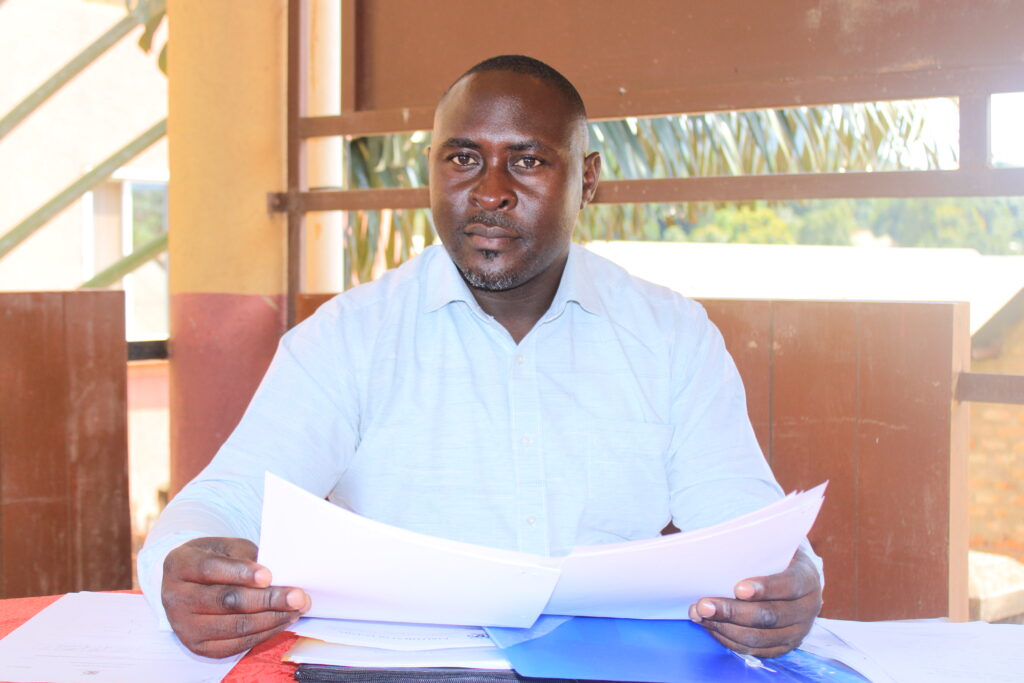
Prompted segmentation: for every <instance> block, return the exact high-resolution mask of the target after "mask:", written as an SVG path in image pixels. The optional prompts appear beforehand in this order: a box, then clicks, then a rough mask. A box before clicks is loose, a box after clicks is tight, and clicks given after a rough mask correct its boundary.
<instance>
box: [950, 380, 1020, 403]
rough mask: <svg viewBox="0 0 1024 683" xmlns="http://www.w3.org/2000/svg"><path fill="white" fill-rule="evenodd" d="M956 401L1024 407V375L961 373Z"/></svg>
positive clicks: (957, 385)
mask: <svg viewBox="0 0 1024 683" xmlns="http://www.w3.org/2000/svg"><path fill="white" fill-rule="evenodd" d="M956 399H957V400H958V401H975V402H978V403H1016V404H1019V405H1024V375H996V374H991V373H986V372H961V373H960V378H959V380H958V381H957V384H956Z"/></svg>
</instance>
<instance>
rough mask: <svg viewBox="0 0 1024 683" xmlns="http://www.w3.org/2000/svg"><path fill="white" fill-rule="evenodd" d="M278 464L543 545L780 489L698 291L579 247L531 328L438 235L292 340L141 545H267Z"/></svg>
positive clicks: (328, 493)
mask: <svg viewBox="0 0 1024 683" xmlns="http://www.w3.org/2000/svg"><path fill="white" fill-rule="evenodd" d="M265 470H269V471H271V472H274V473H275V474H277V475H279V476H281V477H283V478H285V479H288V480H289V481H292V482H294V483H295V484H297V485H299V486H301V487H303V488H305V489H307V490H309V491H311V492H313V493H315V494H316V495H318V496H324V497H327V498H328V499H329V500H331V501H332V502H333V503H335V504H337V505H341V506H344V507H346V508H348V509H350V510H353V511H355V512H357V513H359V514H361V515H364V516H367V517H370V518H372V519H376V520H379V521H382V522H386V523H388V524H393V525H396V526H400V527H404V528H406V529H412V530H415V531H418V532H422V533H426V534H431V535H436V536H443V537H446V538H452V539H457V540H460V541H466V542H470V543H478V544H482V545H488V546H495V547H501V548H510V549H515V550H520V551H525V552H531V553H538V554H544V555H549V554H550V555H560V554H565V553H567V552H568V551H569V550H570V549H571V548H572V547H573V546H576V545H590V544H598V543H609V542H617V541H623V540H635V539H642V538H650V537H654V536H657V535H658V534H659V532H660V531H661V530H662V528H663V527H665V525H666V524H667V523H668V522H669V521H672V522H674V523H675V525H676V526H677V527H679V528H680V529H684V530H688V529H695V528H700V527H704V526H708V525H711V524H715V523H718V522H721V521H724V520H726V519H730V518H732V517H735V516H737V515H740V514H743V513H745V512H748V511H750V510H753V509H756V508H758V507H761V506H763V505H764V504H766V503H768V502H770V501H772V500H775V499H777V498H778V497H780V496H781V495H782V492H781V490H780V489H779V486H778V485H777V484H776V483H775V479H774V478H773V476H772V474H771V471H770V470H769V468H768V466H767V464H766V463H765V461H764V458H763V456H762V455H761V452H760V449H759V447H758V445H757V442H756V440H755V438H754V434H753V431H752V429H751V426H750V421H749V419H748V417H747V412H746V401H745V396H744V391H743V386H742V383H741V381H740V378H739V375H738V373H737V371H736V368H735V365H734V364H733V362H732V359H731V358H730V356H729V354H728V353H727V352H726V350H725V346H724V344H723V342H722V337H721V335H720V334H719V332H718V330H717V329H716V328H715V326H714V325H713V324H711V322H710V321H709V320H708V318H707V315H706V314H705V312H704V309H703V308H702V307H701V306H700V305H699V304H697V303H695V302H693V301H691V300H689V299H686V298H684V297H682V296H680V295H679V294H676V293H675V292H672V291H670V290H668V289H665V288H663V287H659V286H656V285H653V284H650V283H648V282H645V281H643V280H640V279H637V278H634V277H632V276H630V275H629V274H628V273H626V272H625V271H624V270H622V269H621V268H619V267H618V266H616V265H614V264H612V263H611V262H609V261H607V260H605V259H603V258H602V257H599V256H597V255H595V254H593V253H591V252H589V251H587V250H586V249H583V248H582V247H578V246H575V245H574V246H573V247H572V249H571V252H570V255H569V260H568V263H567V264H566V268H565V271H564V274H563V276H562V281H561V283H560V285H559V289H558V292H557V294H556V295H555V299H554V301H553V302H552V304H551V307H550V309H549V310H548V311H547V313H545V314H544V316H543V317H542V318H541V319H540V320H539V321H538V322H537V324H536V325H535V326H534V328H533V329H532V330H531V331H530V332H529V334H527V335H526V336H525V337H524V338H523V340H522V341H521V342H520V343H519V344H516V343H515V342H514V341H513V339H512V337H511V336H510V335H509V333H508V331H506V330H505V328H503V327H502V326H501V325H500V324H499V323H498V322H497V321H496V320H494V318H492V317H491V316H489V315H488V314H487V313H485V312H484V311H483V309H481V308H480V306H479V305H478V304H477V302H476V300H475V299H474V298H473V295H472V293H471V292H470V290H469V288H468V287H467V286H466V284H465V283H464V281H463V280H462V277H461V276H460V275H459V273H458V271H457V269H456V268H455V266H454V264H453V263H452V261H451V259H450V258H449V257H448V255H447V253H446V252H445V251H444V249H443V248H442V247H439V246H438V247H431V248H428V249H427V250H426V251H425V252H424V253H423V254H422V255H421V256H419V257H418V258H415V259H413V260H411V261H409V262H408V263H406V264H405V265H403V266H401V267H399V268H397V269H395V270H392V271H390V272H388V273H387V274H385V275H384V276H383V277H381V278H380V279H379V280H378V281H376V282H373V283H370V284H367V285H364V286H361V287H357V288H355V289H353V290H351V291H349V292H346V293H345V294H342V295H340V296H338V297H335V298H334V299H332V300H331V301H330V302H328V303H326V304H324V305H323V306H322V307H321V308H320V309H319V310H318V311H317V313H316V314H315V315H313V316H312V317H311V318H310V319H309V320H308V321H306V322H304V323H303V324H301V325H299V326H298V327H296V328H295V329H293V330H292V331H290V332H289V333H287V334H286V335H285V336H284V337H283V338H282V339H281V343H280V346H279V348H278V351H277V354H276V355H275V357H274V360H273V362H272V363H271V366H270V368H269V370H268V371H267V374H266V376H265V377H264V379H263V382H262V384H261V385H260V388H259V389H258V391H257V392H256V394H255V396H254V397H253V399H252V402H251V403H250V405H249V408H248V410H247V411H246V413H245V416H244V417H243V419H242V421H241V423H240V424H239V425H238V427H237V428H236V429H235V431H234V433H233V434H232V435H231V437H230V438H229V439H228V440H227V442H226V443H225V444H224V446H223V447H222V448H221V449H220V451H219V452H218V453H217V456H216V457H215V458H214V460H213V462H211V463H210V465H209V466H208V467H207V468H206V469H205V470H204V471H203V472H202V473H201V474H200V475H199V476H198V477H197V478H196V479H195V480H194V481H193V482H192V483H190V484H189V485H188V486H187V487H186V488H185V489H184V490H182V491H181V492H180V493H179V494H178V495H177V496H176V497H175V498H174V500H172V501H171V503H170V504H169V505H168V507H167V509H166V510H165V511H164V513H163V515H162V516H161V518H160V520H159V521H158V522H157V524H156V526H155V527H154V528H153V530H152V532H151V533H150V535H149V538H148V539H147V541H146V546H145V549H144V550H143V551H142V552H141V553H140V555H139V578H140V582H141V583H142V587H143V590H144V591H145V592H146V594H147V595H148V596H150V599H151V601H152V602H154V604H155V606H157V607H158V611H160V612H161V613H162V609H159V602H160V600H159V587H160V580H161V567H162V564H163V558H164V556H165V555H166V554H167V552H169V551H170V550H171V549H173V548H174V547H177V546H178V545H179V544H181V543H183V542H185V541H186V540H190V539H192V538H197V537H201V536H237V537H242V538H248V539H250V540H252V541H254V542H258V538H259V519H260V508H261V504H262V494H263V491H262V487H263V473H264V471H265Z"/></svg>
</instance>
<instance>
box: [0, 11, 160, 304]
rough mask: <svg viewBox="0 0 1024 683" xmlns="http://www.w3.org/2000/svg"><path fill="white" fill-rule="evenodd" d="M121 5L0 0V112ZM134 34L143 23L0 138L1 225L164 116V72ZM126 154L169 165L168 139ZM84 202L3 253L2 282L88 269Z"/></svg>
mask: <svg viewBox="0 0 1024 683" xmlns="http://www.w3.org/2000/svg"><path fill="white" fill-rule="evenodd" d="M124 15H125V9H124V3H120V4H105V3H96V2H83V0H7V2H4V3H3V6H2V7H0V65H2V73H3V76H2V79H0V82H2V86H0V113H7V112H8V111H9V110H11V109H12V108H13V107H14V106H15V105H16V104H17V103H18V102H20V101H21V100H22V99H23V98H24V97H25V96H27V95H28V94H30V93H31V92H32V91H34V90H35V89H36V88H37V87H38V86H39V85H41V84H42V83H43V82H44V81H45V80H46V79H47V78H49V77H50V76H51V75H52V74H53V73H54V72H56V71H57V70H58V69H60V68H61V67H63V66H64V64H66V63H67V62H68V61H69V60H70V59H72V58H73V57H74V56H75V55H77V54H78V53H79V52H80V51H81V50H82V49H83V48H85V47H86V46H87V45H89V44H90V43H92V42H93V41H94V40H96V39H97V38H98V37H99V36H100V35H102V34H103V33H105V32H106V31H107V30H108V29H109V28H110V27H112V26H113V25H114V24H115V23H117V22H118V21H119V20H120V19H121V18H122V17H124ZM141 34H142V28H141V27H139V28H137V29H135V30H134V31H132V32H131V33H130V34H129V35H128V36H126V37H125V38H123V39H122V40H121V41H120V42H119V43H118V44H117V45H115V46H114V47H113V48H111V49H110V50H109V51H108V52H107V53H106V54H104V55H103V56H102V57H100V58H99V59H98V60H97V61H96V62H94V63H93V64H92V65H91V66H90V67H88V68H87V69H86V70H85V71H84V72H82V73H81V74H79V75H78V76H77V77H75V78H74V79H73V80H72V81H71V82H70V83H68V84H67V85H66V86H65V87H64V88H63V89H61V90H60V91H59V92H58V93H57V94H55V95H54V96H53V97H51V98H50V99H49V100H48V101H46V102H45V103H44V104H43V105H42V106H41V107H40V108H39V109H37V110H36V111H35V112H34V113H33V114H32V115H31V116H30V117H29V118H28V119H26V120H25V121H23V122H22V123H21V124H20V125H19V126H18V127H17V128H15V129H14V130H13V131H11V132H10V133H9V134H8V135H7V136H6V137H4V139H3V141H2V142H0V177H2V179H3V181H2V182H0V233H3V232H6V231H7V230H9V229H11V228H12V227H13V226H14V225H15V224H16V223H18V222H19V221H20V220H21V219H23V218H25V217H26V216H27V215H29V214H30V213H31V212H32V211H34V210H35V209H37V208H39V206H41V205H42V204H43V203H44V202H46V201H47V200H48V199H50V198H51V197H52V196H53V195H55V194H56V193H57V192H59V191H60V190H62V189H64V187H66V186H67V185H69V184H70V183H72V182H73V181H75V180H76V179H78V178H79V177H80V176H81V175H82V174H83V173H85V172H86V171H87V170H88V169H89V168H91V167H92V166H95V165H96V164H98V163H99V162H101V161H103V159H105V158H106V157H108V156H109V155H110V154H112V153H113V152H115V151H116V150H118V149H120V148H121V147H123V146H124V145H125V144H126V143H128V142H130V141H131V140H132V139H133V138H135V137H136V136H138V135H139V134H141V133H142V132H143V131H145V130H146V129H147V128H149V127H150V126H152V125H153V124H155V123H157V122H158V121H160V120H161V119H163V118H164V117H166V116H167V80H166V78H165V77H164V75H163V74H162V73H161V72H160V70H159V68H158V67H157V65H156V54H155V52H156V51H155V50H154V54H150V55H147V54H146V53H144V52H143V51H142V50H141V49H139V47H138V45H137V44H136V43H137V41H138V39H139V36H140V35H141ZM161 44H162V43H161ZM129 163H130V165H131V166H137V167H145V168H155V169H166V168H167V147H166V144H165V143H164V142H158V143H156V144H155V145H154V146H153V147H150V148H149V149H148V150H147V151H145V152H143V153H142V154H141V155H139V156H138V157H136V159H134V160H133V161H131V162H129ZM85 211H86V207H84V206H83V204H82V202H81V201H78V202H75V203H74V204H72V205H71V206H70V207H68V208H67V209H66V210H65V211H63V212H62V213H61V214H60V215H58V216H57V217H55V218H54V219H53V220H51V221H50V223H49V224H48V225H46V226H45V227H44V228H43V229H42V230H40V231H39V232H37V233H36V234H35V235H33V236H32V237H30V238H29V239H28V240H26V241H25V242H23V243H22V244H21V245H20V246H19V247H18V248H17V249H15V250H14V251H13V252H11V253H10V254H8V255H7V256H6V257H5V258H4V259H3V260H2V261H0V290H39V289H71V288H74V287H77V286H78V285H80V284H81V283H82V282H83V280H84V279H86V278H85V277H83V259H84V258H85V255H84V254H83V243H82V230H83V216H84V212H85ZM98 265H99V267H100V268H103V267H104V266H105V265H108V264H107V263H100V264H98ZM87 277H88V276H87Z"/></svg>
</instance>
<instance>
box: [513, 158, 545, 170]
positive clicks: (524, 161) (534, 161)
mask: <svg viewBox="0 0 1024 683" xmlns="http://www.w3.org/2000/svg"><path fill="white" fill-rule="evenodd" d="M543 163H544V162H543V161H541V160H540V159H538V158H537V157H520V158H519V159H516V160H515V161H514V162H512V165H513V166H518V167H519V168H525V169H531V168H537V167H538V166H540V165H541V164H543Z"/></svg>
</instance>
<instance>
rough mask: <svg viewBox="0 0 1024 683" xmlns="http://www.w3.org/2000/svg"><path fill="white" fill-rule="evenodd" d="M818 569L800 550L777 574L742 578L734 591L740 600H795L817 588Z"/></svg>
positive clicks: (813, 591)
mask: <svg viewBox="0 0 1024 683" xmlns="http://www.w3.org/2000/svg"><path fill="white" fill-rule="evenodd" d="M820 586H821V580H820V577H819V576H818V570H817V569H816V568H815V567H814V565H813V564H812V563H811V561H810V560H809V559H808V558H807V556H806V555H804V553H803V552H802V551H797V553H796V555H794V556H793V559H792V561H790V563H789V566H788V567H787V568H786V569H784V570H783V571H781V572H779V573H778V574H771V575H768V576H757V577H754V578H750V579H744V580H743V581H740V582H739V583H737V584H736V588H735V589H734V592H735V594H736V597H737V598H739V599H740V600H796V599H799V598H802V597H804V596H805V595H810V594H811V593H815V592H817V591H818V590H819V588H820Z"/></svg>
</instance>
